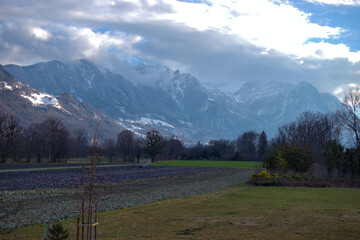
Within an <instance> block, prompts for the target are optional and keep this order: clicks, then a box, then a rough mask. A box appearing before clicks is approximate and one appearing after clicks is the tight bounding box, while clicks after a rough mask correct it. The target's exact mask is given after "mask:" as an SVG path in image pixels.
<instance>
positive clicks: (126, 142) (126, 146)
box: [117, 130, 135, 162]
mask: <svg viewBox="0 0 360 240" xmlns="http://www.w3.org/2000/svg"><path fill="white" fill-rule="evenodd" d="M117 146H118V148H119V151H120V155H121V156H122V158H123V159H124V161H126V162H133V161H134V159H135V149H134V133H133V132H132V131H130V130H123V131H121V132H120V133H119V134H118V135H117Z"/></svg>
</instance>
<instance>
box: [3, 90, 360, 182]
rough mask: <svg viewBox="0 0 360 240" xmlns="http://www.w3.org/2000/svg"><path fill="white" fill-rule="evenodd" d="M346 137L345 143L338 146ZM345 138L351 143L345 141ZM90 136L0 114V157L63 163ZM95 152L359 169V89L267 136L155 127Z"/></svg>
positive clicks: (56, 123)
mask: <svg viewBox="0 0 360 240" xmlns="http://www.w3.org/2000/svg"><path fill="white" fill-rule="evenodd" d="M346 141H347V144H346V145H347V146H348V148H345V147H344V143H345V142H346ZM350 141H351V142H350ZM90 145H91V144H90V141H89V139H88V137H87V135H86V133H85V131H84V130H82V129H75V130H73V131H72V132H69V130H68V129H67V128H65V126H64V124H63V123H62V122H61V121H60V120H59V119H56V118H48V119H46V120H45V121H43V122H41V123H38V124H33V125H30V126H29V127H27V128H21V127H20V124H19V122H18V121H17V120H16V119H15V118H14V117H12V116H10V115H8V114H3V113H0V150H1V156H0V157H1V162H2V163H5V162H6V161H8V159H11V160H12V161H15V162H16V161H20V160H22V161H26V162H30V161H35V162H39V163H40V162H64V161H66V160H67V159H69V158H84V157H87V156H90V155H92V152H91V146H90ZM97 151H98V154H99V155H100V156H102V157H105V158H107V159H108V160H109V161H110V162H115V161H126V162H134V161H139V160H140V159H141V158H144V157H145V158H150V159H151V161H155V160H156V159H158V160H161V159H190V160H191V159H207V160H233V161H262V162H264V166H265V167H266V168H268V169H271V170H273V171H277V172H287V171H289V170H291V171H295V172H298V173H306V172H308V171H309V169H311V168H312V167H313V166H314V164H315V165H322V166H325V167H326V170H327V172H328V175H329V176H331V175H333V174H337V175H341V176H345V175H349V174H350V175H352V176H357V175H359V174H360V90H359V89H350V90H349V91H348V93H347V94H346V95H345V97H344V99H343V104H342V109H341V110H339V111H338V112H336V113H332V114H322V113H312V112H304V113H302V114H301V115H300V116H299V117H298V118H297V119H296V120H295V121H293V122H291V123H288V124H284V125H282V126H280V127H279V128H278V131H277V134H276V136H275V137H274V138H273V139H271V140H270V141H268V139H267V135H266V133H265V132H264V131H262V132H261V133H256V132H254V131H247V132H244V133H242V134H241V135H239V136H238V137H237V139H235V140H228V139H218V140H210V141H209V142H208V143H201V142H197V143H196V144H194V145H192V146H184V144H183V143H182V142H181V140H180V139H178V138H176V137H174V136H173V137H169V138H165V137H163V136H162V135H161V133H160V132H158V131H157V130H150V131H148V132H147V134H146V136H140V135H136V134H135V133H134V132H132V131H130V130H123V131H121V132H120V133H118V134H117V138H116V139H107V140H105V141H103V142H102V143H101V144H100V145H99V146H97Z"/></svg>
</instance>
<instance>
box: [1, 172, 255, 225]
mask: <svg viewBox="0 0 360 240" xmlns="http://www.w3.org/2000/svg"><path fill="white" fill-rule="evenodd" d="M157 169H161V168H155V170H154V169H152V170H149V169H146V170H142V171H145V172H142V174H143V175H142V176H147V177H142V178H137V177H135V176H132V174H133V175H134V174H135V175H136V174H138V171H137V170H136V169H131V168H130V171H129V170H127V174H124V172H122V171H123V169H117V168H114V169H112V171H110V170H109V169H108V170H106V171H105V170H104V173H103V174H101V172H100V171H97V173H98V174H99V176H98V177H99V179H103V181H98V183H97V184H96V187H95V191H96V196H97V199H96V201H97V202H98V206H99V210H100V211H107V210H112V209H119V208H127V207H132V206H137V205H143V204H146V203H149V202H156V201H161V200H166V199H171V198H178V197H184V196H189V195H193V194H199V193H207V192H212V191H215V190H219V189H222V188H225V187H228V186H232V185H236V184H240V183H243V182H246V181H247V180H248V179H249V178H250V175H251V173H252V170H243V169H224V168H221V169H220V168H178V167H166V168H165V169H164V168H163V169H162V171H160V172H161V174H160V172H157ZM148 170H149V171H148ZM146 171H148V172H151V174H148V175H146ZM110 172H111V173H112V174H115V176H117V175H120V176H126V178H122V177H119V178H117V179H116V181H110V180H111V179H114V178H106V174H105V173H110ZM154 172H155V173H157V174H155V173H154ZM45 175H46V174H45ZM101 176H103V177H102V178H101ZM0 180H1V179H0ZM83 196H84V187H82V186H77V185H76V186H71V187H67V188H46V189H30V190H16V191H15V190H10V191H8V190H4V191H1V192H0V208H1V210H0V229H1V228H2V229H4V228H13V227H15V226H16V225H18V224H20V225H29V224H34V223H46V222H53V221H57V220H62V219H65V218H69V217H75V216H79V215H80V205H81V201H82V200H81V199H82V198H83Z"/></svg>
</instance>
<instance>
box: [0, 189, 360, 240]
mask: <svg viewBox="0 0 360 240" xmlns="http://www.w3.org/2000/svg"><path fill="white" fill-rule="evenodd" d="M359 199H360V190H359V189H340V188H286V187H249V186H237V187H231V188H227V189H224V190H221V191H217V192H214V193H208V194H201V195H195V196H191V197H186V198H179V199H173V200H167V201H162V202H157V203H152V204H147V205H143V206H138V207H132V208H127V209H121V210H115V211H109V212H104V213H100V214H99V235H98V239H105V240H106V239H138V238H137V237H138V235H137V234H138V230H139V229H140V230H141V239H156V240H162V239H195V236H196V234H198V239H199V240H201V239H289V240H291V239H359V236H360V228H359V226H360V201H359ZM63 225H64V227H65V228H69V229H70V231H71V239H76V238H75V233H76V230H75V219H68V220H66V221H64V222H63ZM43 230H44V226H43V225H42V226H28V227H23V228H21V229H20V239H40V238H41V236H42V232H43ZM0 239H16V230H14V232H13V233H10V234H2V235H0Z"/></svg>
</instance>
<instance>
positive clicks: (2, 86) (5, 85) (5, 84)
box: [0, 81, 13, 91]
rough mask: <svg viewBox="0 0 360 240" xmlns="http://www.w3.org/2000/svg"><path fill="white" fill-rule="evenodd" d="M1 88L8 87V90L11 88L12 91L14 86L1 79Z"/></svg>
mask: <svg viewBox="0 0 360 240" xmlns="http://www.w3.org/2000/svg"><path fill="white" fill-rule="evenodd" d="M0 89H4V90H5V89H6V90H10V91H12V90H13V88H12V87H11V86H10V85H9V84H8V83H7V82H4V81H1V82H0Z"/></svg>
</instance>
